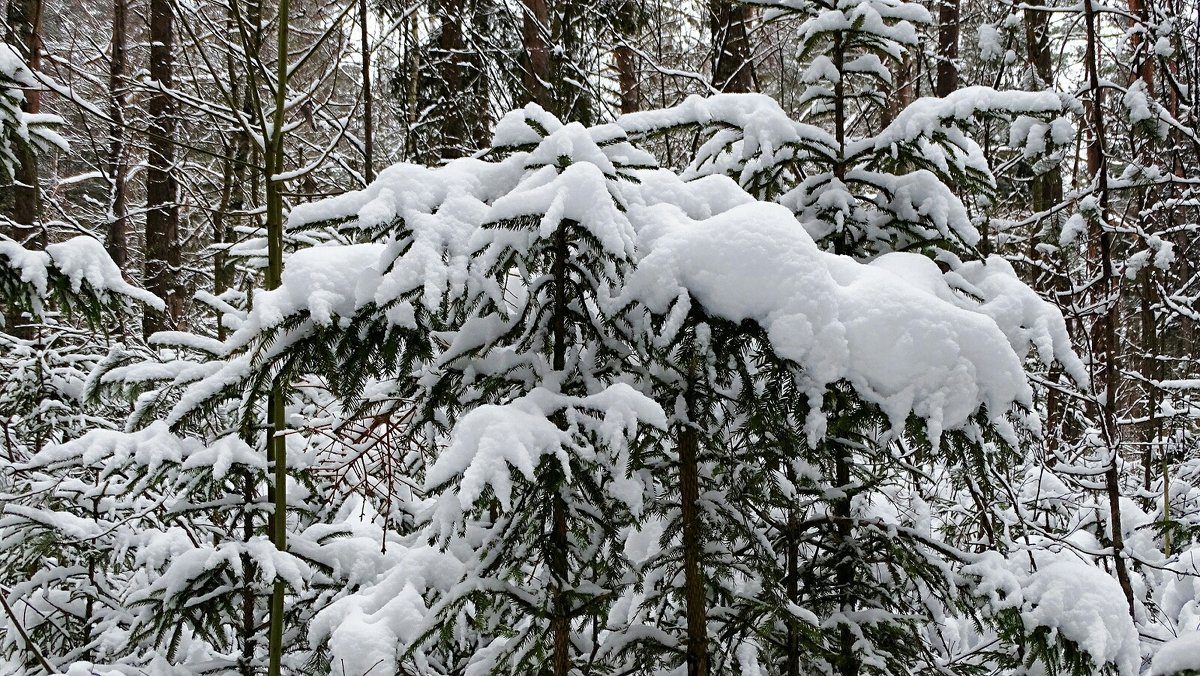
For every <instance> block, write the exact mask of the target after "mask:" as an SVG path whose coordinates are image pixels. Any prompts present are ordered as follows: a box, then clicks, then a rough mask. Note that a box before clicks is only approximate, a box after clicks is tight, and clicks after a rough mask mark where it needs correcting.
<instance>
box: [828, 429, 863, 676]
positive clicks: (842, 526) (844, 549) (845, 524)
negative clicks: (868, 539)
mask: <svg viewBox="0 0 1200 676" xmlns="http://www.w3.org/2000/svg"><path fill="white" fill-rule="evenodd" d="M834 451H835V452H836V453H837V456H836V461H835V466H834V474H835V475H836V477H837V483H838V487H839V488H840V489H841V491H842V493H843V494H844V495H845V497H842V498H838V499H837V500H835V501H834V503H833V515H834V518H835V519H836V523H837V533H838V542H839V550H840V551H839V552H838V556H839V557H840V559H839V560H838V562H837V565H836V567H835V569H834V576H835V578H836V580H837V588H838V595H839V596H840V597H841V608H840V610H841V611H842V612H843V613H850V612H853V610H854V603H853V600H852V598H853V595H852V594H851V591H850V587H851V585H853V584H854V559H853V558H852V556H853V552H851V551H850V549H851V546H852V543H853V538H854V527H853V524H852V523H851V521H850V518H851V510H850V499H851V498H850V493H849V491H850V458H849V457H848V456H847V451H846V449H844V448H842V447H840V446H836V447H835V448H834ZM838 652H839V655H838V662H839V664H838V673H839V674H840V675H841V676H858V673H859V671H860V670H861V668H862V666H861V664H860V663H859V660H858V656H857V655H855V653H854V633H853V632H852V631H850V626H849V625H847V624H846V623H845V622H843V623H842V624H840V625H839V626H838Z"/></svg>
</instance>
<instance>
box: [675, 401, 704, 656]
mask: <svg viewBox="0 0 1200 676" xmlns="http://www.w3.org/2000/svg"><path fill="white" fill-rule="evenodd" d="M698 446H699V444H698V443H697V434H696V429H695V428H694V427H692V426H691V423H687V424H683V425H681V426H680V429H679V447H678V452H679V507H680V516H681V517H682V520H683V523H682V526H683V588H684V599H685V601H686V605H687V607H686V609H685V613H686V615H687V673H688V676H708V673H709V666H708V660H709V658H708V617H707V615H708V613H707V610H706V608H705V606H706V596H707V595H706V594H705V587H706V585H705V582H704V572H703V569H702V568H701V557H702V554H703V552H704V539H703V537H702V533H701V528H702V523H701V520H700V481H699V473H700V467H699V462H698V461H697V457H696V455H697V452H698Z"/></svg>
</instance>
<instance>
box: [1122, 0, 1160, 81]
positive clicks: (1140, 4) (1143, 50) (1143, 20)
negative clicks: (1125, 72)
mask: <svg viewBox="0 0 1200 676" xmlns="http://www.w3.org/2000/svg"><path fill="white" fill-rule="evenodd" d="M1128 7H1129V14H1130V15H1131V16H1133V17H1135V19H1131V20H1130V22H1129V23H1130V28H1135V29H1140V30H1134V32H1133V34H1132V35H1130V37H1129V44H1130V46H1131V47H1132V48H1133V54H1134V62H1133V74H1134V77H1135V78H1141V79H1142V80H1144V81H1145V83H1146V91H1147V92H1149V91H1152V90H1153V87H1154V54H1153V52H1152V51H1151V47H1152V45H1149V44H1148V43H1147V42H1146V39H1145V35H1144V34H1143V33H1142V31H1145V30H1149V23H1150V16H1149V12H1148V11H1147V8H1146V2H1145V0H1128Z"/></svg>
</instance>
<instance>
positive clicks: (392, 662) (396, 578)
mask: <svg viewBox="0 0 1200 676" xmlns="http://www.w3.org/2000/svg"><path fill="white" fill-rule="evenodd" d="M353 530H354V532H353V533H352V535H351V536H350V537H343V538H336V539H334V540H332V541H331V542H330V543H329V544H325V545H321V547H320V550H321V551H320V554H321V555H322V558H323V559H325V562H326V563H327V564H333V565H334V567H335V575H336V576H337V578H338V579H345V580H346V581H347V583H348V584H352V585H355V586H358V585H361V587H360V588H359V590H358V591H356V592H355V593H353V594H350V595H348V596H344V597H342V598H340V599H337V600H335V601H334V602H333V603H331V604H329V605H328V606H326V607H325V608H323V609H322V610H320V611H319V612H318V613H317V614H316V616H315V617H314V618H313V621H312V622H311V623H310V624H309V627H308V639H309V642H310V643H311V644H313V645H320V644H321V643H323V642H324V643H326V644H327V646H328V648H329V651H330V654H331V656H332V659H333V663H334V664H337V665H338V667H339V673H340V672H341V671H342V670H344V672H345V674H346V675H347V676H362V675H365V674H370V675H371V676H394V675H395V674H396V673H398V672H397V669H398V666H399V665H398V663H397V661H396V655H397V653H398V652H399V651H401V650H404V649H405V648H406V647H408V646H409V645H410V644H411V643H412V642H413V641H415V640H417V639H418V638H420V636H421V634H422V633H423V632H424V631H425V630H426V628H427V627H426V625H425V622H426V620H427V617H428V613H429V609H428V607H427V606H426V604H425V598H426V596H427V595H429V594H430V593H431V592H435V591H438V592H445V591H446V590H448V589H449V588H450V587H451V586H452V585H453V584H454V583H455V582H457V581H458V580H459V578H460V577H461V576H462V573H463V565H462V563H461V562H460V561H459V560H458V559H456V558H454V556H453V555H452V554H450V553H448V552H445V551H442V550H440V549H438V548H436V547H431V546H415V547H406V546H404V545H403V544H401V543H399V542H388V546H387V550H386V551H383V552H381V551H380V547H379V543H380V541H381V540H382V539H383V538H384V537H385V534H384V533H383V531H381V530H380V529H379V528H378V526H376V525H374V524H356V525H355V526H354V529H353ZM330 550H336V551H337V553H338V554H337V557H338V559H339V560H338V561H330V560H328V555H329V551H330Z"/></svg>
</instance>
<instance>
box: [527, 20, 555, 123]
mask: <svg viewBox="0 0 1200 676" xmlns="http://www.w3.org/2000/svg"><path fill="white" fill-rule="evenodd" d="M521 2H522V5H523V6H524V8H525V12H524V17H523V20H522V22H521V42H522V44H523V46H524V48H525V54H524V63H523V66H524V68H523V70H522V72H521V83H522V84H523V85H524V88H525V92H524V94H525V101H526V102H529V103H536V104H538V105H539V106H541V107H543V108H545V109H546V110H551V108H552V106H551V95H550V94H551V82H552V78H551V62H550V46H549V44H548V42H547V36H549V34H550V12H549V9H548V8H547V7H546V0H521Z"/></svg>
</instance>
